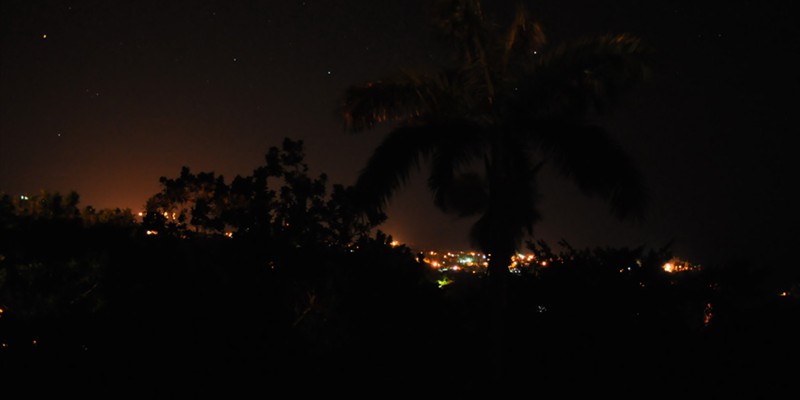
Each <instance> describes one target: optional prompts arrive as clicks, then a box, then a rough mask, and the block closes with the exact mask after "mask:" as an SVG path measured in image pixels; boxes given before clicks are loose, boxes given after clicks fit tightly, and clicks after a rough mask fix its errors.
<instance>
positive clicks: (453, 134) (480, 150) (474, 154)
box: [428, 118, 489, 211]
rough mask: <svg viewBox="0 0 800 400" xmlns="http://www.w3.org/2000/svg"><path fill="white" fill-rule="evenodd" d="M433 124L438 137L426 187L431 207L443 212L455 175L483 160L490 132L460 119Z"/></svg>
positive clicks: (439, 121) (431, 158)
mask: <svg viewBox="0 0 800 400" xmlns="http://www.w3.org/2000/svg"><path fill="white" fill-rule="evenodd" d="M435 125H436V127H437V131H438V132H439V135H438V143H437V145H436V148H435V151H433V152H432V154H431V157H430V164H431V172H430V176H429V177H428V187H429V188H430V189H431V190H432V191H433V194H434V204H435V205H436V206H437V207H439V208H440V209H442V210H443V211H446V210H447V209H448V205H447V203H448V202H450V200H448V199H447V197H448V196H449V195H450V194H448V191H449V190H450V186H452V185H453V184H454V183H455V180H456V176H457V173H458V172H459V170H461V169H462V168H464V167H467V166H468V165H469V164H470V163H471V162H473V161H475V160H477V159H480V158H482V157H484V155H485V154H484V153H485V151H486V144H487V140H488V139H489V136H488V135H489V132H488V131H487V130H486V128H485V127H484V126H482V125H481V124H480V123H478V122H473V121H470V120H468V119H463V118H457V119H440V120H437V122H436V124H435Z"/></svg>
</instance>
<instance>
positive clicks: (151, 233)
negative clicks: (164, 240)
mask: <svg viewBox="0 0 800 400" xmlns="http://www.w3.org/2000/svg"><path fill="white" fill-rule="evenodd" d="M145 233H147V234H148V235H158V231H147V232H145Z"/></svg>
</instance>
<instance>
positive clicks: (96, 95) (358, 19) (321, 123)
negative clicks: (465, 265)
mask: <svg viewBox="0 0 800 400" xmlns="http://www.w3.org/2000/svg"><path fill="white" fill-rule="evenodd" d="M486 3H489V2H486ZM516 3H517V1H493V2H491V6H487V8H488V11H489V12H490V13H494V15H496V16H497V19H498V21H500V22H503V21H506V20H507V19H508V18H509V17H510V15H511V14H512V13H513V11H514V9H515V4H516ZM524 3H525V4H526V5H527V6H528V8H529V9H530V10H531V11H532V12H533V14H534V15H535V16H537V18H538V19H539V20H540V21H541V22H542V24H543V26H544V29H545V33H546V34H547V35H548V39H549V40H550V42H551V43H558V42H560V41H562V40H565V39H570V38H577V37H581V36H585V35H596V34H604V33H630V34H634V35H636V36H639V37H641V38H642V39H644V41H645V42H646V43H647V44H648V45H649V46H650V47H651V48H652V49H653V50H654V55H653V63H652V69H653V76H652V77H651V79H650V80H649V81H648V82H647V83H645V84H644V85H642V86H641V87H640V88H638V89H637V90H636V91H634V92H632V93H631V94H630V96H628V97H627V99H626V101H624V102H623V103H622V104H620V105H619V106H618V108H617V109H616V110H615V113H614V114H613V115H611V116H609V117H608V120H607V126H608V127H609V128H610V129H611V130H612V132H614V134H615V135H616V136H617V137H618V138H619V140H620V141H621V143H622V145H623V147H624V148H626V149H627V150H629V151H630V152H631V154H632V155H633V157H634V159H635V160H636V161H637V162H638V163H639V165H640V167H641V170H642V172H643V174H644V176H645V179H646V182H647V184H648V186H649V188H650V194H651V197H652V203H651V205H650V208H649V209H648V214H647V218H646V220H645V221H644V222H642V223H639V224H635V223H629V222H618V221H616V220H614V219H612V218H611V217H610V216H609V215H608V212H607V207H606V205H605V204H603V203H602V202H600V200H598V199H586V198H584V197H582V195H581V194H580V193H579V192H578V190H577V189H576V188H575V187H573V186H571V184H569V183H568V182H561V181H559V180H558V179H557V177H555V176H554V175H545V176H543V178H542V191H543V194H544V195H545V197H544V200H543V204H542V213H543V215H544V220H543V221H542V222H541V223H540V224H539V225H537V226H536V227H535V235H536V237H539V238H544V239H545V240H547V241H549V242H551V243H555V242H556V241H557V240H558V239H560V238H565V239H567V240H568V241H569V242H571V243H572V244H573V245H575V246H577V247H583V246H605V245H612V246H623V245H625V246H637V245H640V244H645V245H647V246H648V247H660V246H662V245H664V244H666V243H667V242H668V241H669V240H670V239H673V238H674V239H675V245H674V250H675V253H676V255H679V256H682V257H684V258H688V259H690V260H691V261H695V262H724V261H728V260H735V259H740V258H743V259H752V258H755V257H759V258H760V259H762V260H765V262H773V261H778V260H785V259H788V257H789V256H791V255H793V254H792V252H793V251H794V249H796V248H797V245H798V241H800V240H798V239H800V233H798V230H799V228H798V227H800V225H799V223H800V218H798V211H797V209H796V208H795V207H796V206H797V205H798V204H800V203H798V196H797V195H793V194H790V192H791V191H792V189H794V188H793V186H794V185H796V184H797V182H800V179H798V172H797V171H798V170H800V168H798V166H797V163H798V162H797V157H796V156H795V153H796V147H794V146H792V145H790V143H789V139H790V138H791V137H792V136H794V135H796V134H797V132H798V128H797V123H796V121H795V118H796V115H797V111H796V110H797V105H798V103H799V102H798V100H797V93H798V89H800V84H798V73H797V71H800V61H798V60H800V57H799V54H798V53H800V32H798V28H797V24H795V21H794V19H793V17H792V16H793V15H794V14H793V13H791V12H790V11H789V8H790V4H791V3H790V2H779V1H768V2H756V1H752V2H748V1H725V2H722V1H720V2H716V1H714V2H707V1H692V2H684V1H677V2H676V1H633V0H619V1H578V0H572V1H569V0H563V1H556V0H548V1H525V2H524ZM426 4H427V2H426V1H421V0H382V1H368V0H342V1H333V0H331V1H321V0H319V1H314V0H308V1H296V0H285V1H284V0H282V1H148V0H145V1H125V2H122V1H105V0H102V1H101V0H96V1H35V0H2V2H0V192H6V193H10V194H22V193H36V192H38V191H39V190H40V189H50V190H60V191H69V190H76V191H77V192H78V193H79V194H80V195H81V199H82V202H81V204H82V205H84V206H85V205H93V206H94V207H95V208H104V207H128V208H131V209H133V210H134V211H138V210H140V209H142V208H143V205H144V202H145V200H146V199H147V198H148V197H149V196H150V195H152V194H154V193H156V192H157V191H158V190H159V185H158V178H159V177H160V176H169V177H175V176H177V175H178V174H179V171H180V167H181V166H183V165H187V166H189V167H191V168H192V170H194V171H211V170H213V171H215V172H217V173H219V174H223V175H225V177H226V178H228V179H230V178H233V176H235V175H236V174H249V173H250V172H251V171H252V170H253V168H255V167H257V166H259V165H262V164H263V161H264V159H263V157H264V154H265V152H266V150H267V148H268V147H270V146H273V145H278V144H280V142H281V140H282V138H283V137H286V136H289V137H292V138H295V139H303V140H305V142H306V145H307V154H308V157H307V161H308V163H309V164H310V165H311V167H312V170H313V172H314V173H319V172H325V173H327V174H328V175H329V177H330V179H331V181H333V182H341V183H345V184H352V183H353V182H354V181H355V176H356V173H357V171H358V170H359V169H360V168H361V167H362V166H363V165H364V163H365V162H366V160H367V157H368V155H369V153H370V151H371V149H372V148H374V147H375V145H376V144H377V143H378V142H379V140H380V138H381V137H382V136H383V134H385V133H386V132H387V129H388V127H384V128H381V129H378V130H376V131H374V132H366V133H364V134H359V135H353V134H348V133H345V132H344V130H343V127H342V123H341V120H340V119H339V118H337V115H336V114H335V109H336V107H337V105H338V102H339V100H340V99H341V96H342V95H343V93H344V90H345V89H346V88H347V86H348V85H350V84H355V83H361V82H364V81H366V80H370V79H377V78H380V77H382V76H387V75H391V74H392V73H394V72H397V71H399V70H400V69H401V68H405V69H417V68H425V67H426V66H431V65H435V64H437V63H439V62H440V61H441V60H444V59H445V52H444V51H443V47H441V46H439V44H437V43H436V42H435V41H433V40H432V37H433V35H432V34H431V31H430V29H429V25H428V17H427V14H426ZM784 4H785V5H784ZM415 177H416V178H417V179H414V180H413V182H412V184H411V185H410V186H409V188H408V190H406V191H404V192H402V193H401V194H400V195H399V196H398V197H397V198H396V199H395V201H394V202H393V203H392V206H391V208H390V209H389V217H390V219H389V221H388V222H387V223H386V224H385V226H383V227H382V229H384V230H386V231H388V232H389V233H392V234H394V236H395V238H396V239H398V240H400V241H402V242H405V243H408V244H410V245H411V246H413V247H415V248H417V249H431V248H449V249H458V248H466V247H467V244H468V241H467V234H466V232H467V227H468V226H469V224H470V221H456V220H454V219H453V218H452V217H450V216H447V215H443V214H440V213H438V211H436V210H435V209H434V208H433V206H432V201H431V195H430V194H429V193H428V192H427V191H426V189H424V177H423V176H422V175H421V174H420V175H416V176H415ZM412 179H413V178H412Z"/></svg>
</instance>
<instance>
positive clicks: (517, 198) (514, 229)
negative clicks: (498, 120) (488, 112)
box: [470, 146, 543, 254]
mask: <svg viewBox="0 0 800 400" xmlns="http://www.w3.org/2000/svg"><path fill="white" fill-rule="evenodd" d="M509 150H510V151H509V152H508V153H507V156H508V158H507V160H506V161H507V162H508V168H507V169H505V171H506V172H507V174H506V175H505V178H504V180H503V181H502V182H497V183H496V184H494V185H493V186H492V187H491V194H490V196H491V198H490V200H489V201H490V205H489V207H488V208H487V209H486V212H485V213H484V214H483V215H482V216H481V218H480V219H478V221H476V223H475V225H473V227H472V229H471V231H470V239H471V240H472V244H473V245H474V246H477V247H479V248H481V249H483V250H484V251H488V250H489V249H495V250H498V249H499V250H501V251H502V252H503V253H508V254H510V253H512V252H514V251H516V250H517V249H518V248H519V245H520V243H521V241H522V237H523V236H524V235H525V233H526V232H527V233H528V234H530V233H533V225H534V224H535V223H536V222H538V221H539V220H541V214H540V213H539V210H538V207H537V204H538V203H539V201H540V199H541V196H540V194H539V191H538V188H537V186H536V181H537V174H538V173H539V170H540V169H541V167H542V165H543V164H542V163H538V164H533V162H532V159H531V157H530V154H528V152H527V151H526V149H525V147H524V146H517V147H513V148H509Z"/></svg>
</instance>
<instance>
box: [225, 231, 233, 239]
mask: <svg viewBox="0 0 800 400" xmlns="http://www.w3.org/2000/svg"><path fill="white" fill-rule="evenodd" d="M225 236H227V237H229V238H232V237H233V232H225Z"/></svg>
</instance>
